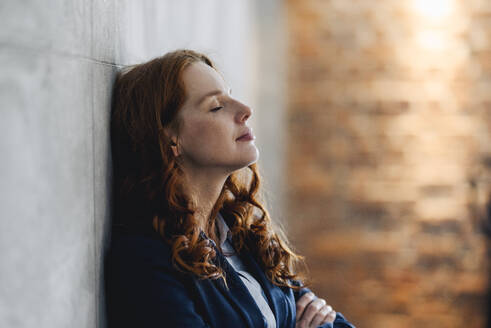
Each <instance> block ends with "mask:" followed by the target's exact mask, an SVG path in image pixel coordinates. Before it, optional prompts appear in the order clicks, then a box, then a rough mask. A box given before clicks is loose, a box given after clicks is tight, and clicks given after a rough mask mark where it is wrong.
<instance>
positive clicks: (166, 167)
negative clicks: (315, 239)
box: [111, 49, 307, 290]
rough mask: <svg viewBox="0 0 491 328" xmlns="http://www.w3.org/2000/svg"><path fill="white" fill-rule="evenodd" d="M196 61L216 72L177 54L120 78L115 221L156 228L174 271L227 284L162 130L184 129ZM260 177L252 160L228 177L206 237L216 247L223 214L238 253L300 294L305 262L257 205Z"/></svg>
mask: <svg viewBox="0 0 491 328" xmlns="http://www.w3.org/2000/svg"><path fill="white" fill-rule="evenodd" d="M194 62H203V63H205V64H207V65H209V66H210V67H212V68H214V69H215V70H216V67H215V65H214V64H213V63H212V61H211V60H210V59H209V58H208V57H207V56H206V55H204V54H202V53H198V52H196V51H192V50H188V49H179V50H176V51H173V52H169V53H167V54H165V55H163V56H161V57H157V58H154V59H152V60H150V61H149V62H146V63H143V64H139V65H133V66H130V67H127V68H125V69H123V70H122V71H121V72H119V74H118V75H117V77H116V80H115V83H114V89H113V96H112V113H111V145H112V156H113V187H114V193H113V194H114V204H115V206H114V219H113V224H114V225H124V226H127V227H132V228H135V229H138V228H143V229H145V228H149V227H152V228H153V229H155V231H157V232H158V233H159V234H160V235H161V236H162V238H163V240H164V241H165V242H167V243H168V244H169V245H170V246H171V249H172V260H173V263H174V266H175V267H176V268H177V269H179V270H181V271H184V272H188V273H193V274H195V275H196V276H198V277H199V278H201V279H206V278H211V279H218V278H222V279H223V281H224V283H225V285H226V284H227V283H226V279H225V275H224V271H223V270H222V268H221V267H220V266H219V265H216V262H215V261H214V259H215V258H216V252H215V250H214V248H213V247H212V245H211V244H210V242H209V240H208V239H207V238H203V235H202V232H201V230H200V229H199V227H198V222H197V219H196V218H195V217H194V215H193V214H194V212H195V211H196V207H195V204H194V203H193V201H192V199H191V198H190V196H189V195H186V194H185V193H184V185H183V181H184V180H183V177H184V176H183V175H184V172H183V171H182V168H181V167H180V165H179V163H178V161H177V160H176V158H175V157H174V156H173V153H172V150H171V145H172V141H171V139H170V138H169V137H168V135H167V134H166V133H164V128H166V127H170V128H173V129H175V131H179V128H180V126H181V122H180V119H179V117H178V115H177V113H178V111H179V109H180V108H181V106H182V105H183V103H184V100H185V97H186V89H185V85H184V83H183V80H182V72H183V70H184V69H185V68H186V67H188V66H189V65H190V64H192V63H194ZM217 71H218V70H217ZM241 175H242V176H241ZM260 180H261V179H260V176H259V172H258V168H257V165H256V164H255V163H254V164H252V165H249V166H248V167H247V168H244V169H241V170H238V171H235V172H233V173H232V174H230V175H229V177H228V178H227V179H226V182H225V184H224V186H223V189H222V191H221V194H220V196H219V198H218V200H217V202H216V204H215V205H214V207H213V209H212V211H211V214H210V216H209V217H208V221H207V225H206V226H207V228H206V231H204V233H205V234H206V236H209V238H211V239H212V240H214V241H215V242H216V244H217V245H218V242H217V240H218V238H217V233H216V230H215V229H216V228H215V219H216V217H217V215H218V212H220V213H222V215H223V216H224V217H225V218H226V219H227V221H228V222H230V223H231V224H229V226H230V230H231V233H232V242H233V245H234V247H235V249H236V251H237V252H240V251H241V250H242V249H243V248H245V249H246V250H248V251H250V252H251V253H252V254H253V256H254V257H255V258H256V260H257V261H258V263H259V264H260V266H261V267H262V269H263V270H264V272H265V273H266V276H267V277H268V279H269V280H270V281H271V282H272V283H274V284H275V285H277V286H282V287H289V288H293V289H294V290H298V289H300V288H302V287H305V286H307V285H306V284H305V281H304V284H300V285H301V286H299V280H305V279H303V278H304V276H303V275H302V276H300V274H299V273H297V272H296V269H297V268H298V265H299V264H302V265H303V266H304V267H305V262H304V257H303V256H300V255H297V254H295V253H294V252H293V251H292V249H291V247H290V246H289V243H288V240H287V238H286V236H285V233H284V232H283V230H282V229H281V228H280V227H279V226H276V225H273V222H272V220H271V219H270V216H269V213H268V211H267V210H266V209H265V208H264V206H263V205H262V204H261V202H260V200H259V195H258V192H259V187H260ZM257 211H259V213H260V215H256V214H255V213H254V212H257ZM218 247H219V245H218Z"/></svg>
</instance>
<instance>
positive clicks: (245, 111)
mask: <svg viewBox="0 0 491 328" xmlns="http://www.w3.org/2000/svg"><path fill="white" fill-rule="evenodd" d="M239 108H240V109H239V111H238V112H237V118H238V121H239V123H243V122H245V121H247V119H248V118H249V117H250V116H251V115H252V109H251V108H250V107H249V106H247V105H245V104H242V103H239Z"/></svg>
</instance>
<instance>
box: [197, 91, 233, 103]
mask: <svg viewBox="0 0 491 328" xmlns="http://www.w3.org/2000/svg"><path fill="white" fill-rule="evenodd" d="M228 92H229V94H232V88H229V91H228ZM222 93H223V92H222V90H213V91H210V92H208V93H207V94H205V95H203V97H201V99H200V100H199V101H198V105H200V104H201V103H202V102H203V101H204V100H205V99H206V98H208V97H211V96H215V95H219V94H222Z"/></svg>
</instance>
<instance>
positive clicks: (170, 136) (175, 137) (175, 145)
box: [164, 129, 179, 157]
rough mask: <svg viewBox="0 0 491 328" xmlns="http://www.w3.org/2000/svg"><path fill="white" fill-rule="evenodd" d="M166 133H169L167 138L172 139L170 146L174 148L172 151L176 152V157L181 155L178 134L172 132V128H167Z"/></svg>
mask: <svg viewBox="0 0 491 328" xmlns="http://www.w3.org/2000/svg"><path fill="white" fill-rule="evenodd" d="M164 132H165V134H166V135H167V138H169V139H170V140H171V146H170V148H171V149H172V152H173V153H174V156H175V157H179V149H178V148H177V147H178V146H177V135H176V134H175V133H174V132H172V131H171V130H170V129H165V130H164Z"/></svg>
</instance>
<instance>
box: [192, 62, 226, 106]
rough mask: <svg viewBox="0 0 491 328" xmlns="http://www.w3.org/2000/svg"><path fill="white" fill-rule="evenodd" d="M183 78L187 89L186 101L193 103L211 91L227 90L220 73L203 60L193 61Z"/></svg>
mask: <svg viewBox="0 0 491 328" xmlns="http://www.w3.org/2000/svg"><path fill="white" fill-rule="evenodd" d="M182 80H183V82H184V87H185V89H186V101H191V102H193V103H195V102H197V101H198V100H200V98H201V97H202V96H203V95H205V94H206V93H208V92H210V91H213V90H216V89H221V90H226V87H225V81H224V80H223V77H222V76H221V75H220V73H218V72H217V71H216V70H215V69H214V68H212V67H210V66H208V65H206V64H205V63H202V62H196V63H192V64H190V65H189V66H188V67H186V69H185V70H184V71H183V74H182Z"/></svg>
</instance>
